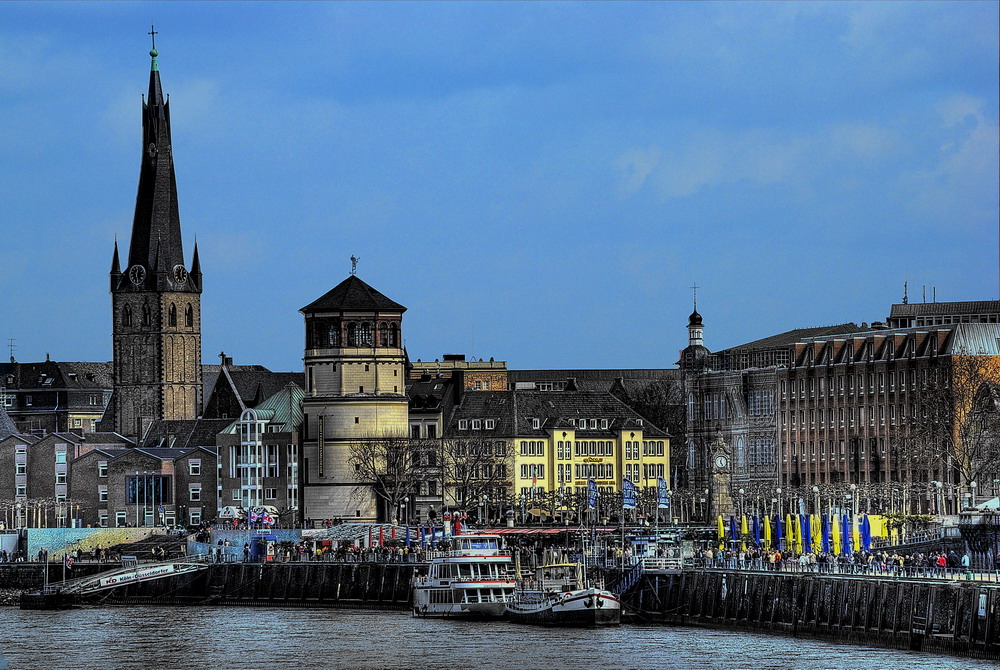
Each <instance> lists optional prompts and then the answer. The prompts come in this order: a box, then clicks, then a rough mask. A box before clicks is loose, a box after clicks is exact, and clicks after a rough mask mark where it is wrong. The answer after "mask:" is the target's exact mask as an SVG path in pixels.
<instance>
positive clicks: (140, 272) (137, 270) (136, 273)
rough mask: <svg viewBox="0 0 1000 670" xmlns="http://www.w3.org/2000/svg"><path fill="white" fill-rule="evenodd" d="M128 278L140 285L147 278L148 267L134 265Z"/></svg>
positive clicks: (129, 271) (129, 270)
mask: <svg viewBox="0 0 1000 670" xmlns="http://www.w3.org/2000/svg"><path fill="white" fill-rule="evenodd" d="M128 278H129V281H131V282H132V283H133V284H135V285H136V286H138V285H139V284H141V283H142V282H144V281H145V280H146V268H144V267H142V266H141V265H133V266H132V267H130V268H129V269H128Z"/></svg>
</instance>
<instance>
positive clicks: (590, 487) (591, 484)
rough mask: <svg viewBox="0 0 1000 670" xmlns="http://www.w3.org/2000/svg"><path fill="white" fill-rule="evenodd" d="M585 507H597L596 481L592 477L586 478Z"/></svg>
mask: <svg viewBox="0 0 1000 670" xmlns="http://www.w3.org/2000/svg"><path fill="white" fill-rule="evenodd" d="M587 493H588V497H587V509H594V508H595V507H597V482H595V481H594V480H593V479H588V480H587Z"/></svg>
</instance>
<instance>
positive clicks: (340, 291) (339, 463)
mask: <svg viewBox="0 0 1000 670" xmlns="http://www.w3.org/2000/svg"><path fill="white" fill-rule="evenodd" d="M299 311H300V312H302V314H303V315H304V316H305V328H306V342H305V380H306V395H305V399H304V400H303V401H302V411H303V414H304V417H303V435H302V453H303V457H304V458H305V461H306V462H305V467H306V469H307V470H306V476H305V483H304V485H303V504H304V516H305V517H306V518H312V519H332V518H337V517H340V518H343V519H354V520H357V519H360V520H363V521H374V520H376V519H385V518H390V517H391V516H392V511H391V510H380V509H378V504H377V496H375V494H374V491H373V490H372V488H371V483H370V482H363V481H359V479H360V478H359V477H358V476H357V475H356V474H355V472H354V469H353V468H352V467H350V464H349V460H350V452H351V445H352V444H356V443H358V442H359V441H361V440H367V439H383V438H406V437H407V433H408V430H409V428H408V426H409V403H408V402H407V399H406V387H405V384H406V381H405V376H404V375H405V373H404V365H405V354H404V353H403V347H402V331H401V325H402V319H403V312H405V311H406V308H405V307H403V306H402V305H400V304H399V303H396V302H393V301H392V300H390V299H389V298H387V297H385V296H384V295H382V294H381V293H379V292H378V291H376V290H375V289H373V288H372V287H371V286H369V285H368V284H366V283H365V282H363V281H361V280H360V279H358V277H357V276H355V275H354V274H353V273H352V274H351V275H350V276H349V277H348V278H347V279H345V280H344V281H342V282H341V283H339V284H337V286H335V287H334V288H333V289H331V290H330V291H329V292H328V293H326V294H325V295H323V296H322V297H321V298H319V299H318V300H316V301H315V302H313V303H311V304H309V305H307V306H306V307H303V308H302V309H301V310H299Z"/></svg>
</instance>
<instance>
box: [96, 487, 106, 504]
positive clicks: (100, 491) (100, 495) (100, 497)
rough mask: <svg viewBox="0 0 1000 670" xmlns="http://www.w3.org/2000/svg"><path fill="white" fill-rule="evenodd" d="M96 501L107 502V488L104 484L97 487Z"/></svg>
mask: <svg viewBox="0 0 1000 670" xmlns="http://www.w3.org/2000/svg"><path fill="white" fill-rule="evenodd" d="M97 501H98V502H108V487H107V486H106V485H104V484H102V485H100V486H98V487H97Z"/></svg>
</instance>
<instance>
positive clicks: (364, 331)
mask: <svg viewBox="0 0 1000 670" xmlns="http://www.w3.org/2000/svg"><path fill="white" fill-rule="evenodd" d="M371 344H372V324H370V323H368V322H367V321H366V322H365V323H362V324H361V346H365V347H370V346H371Z"/></svg>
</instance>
